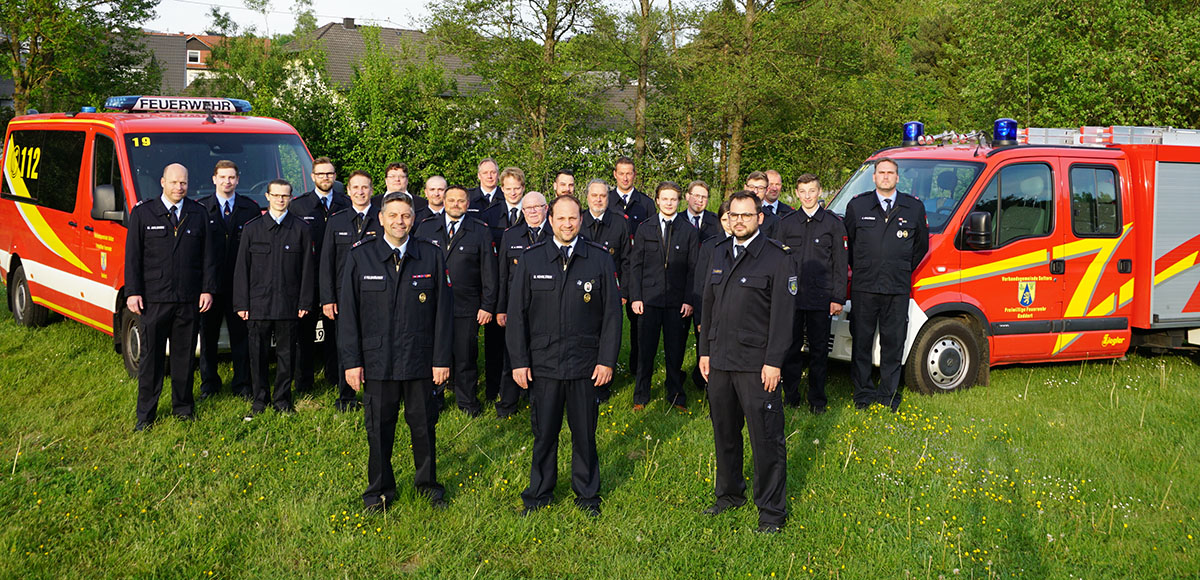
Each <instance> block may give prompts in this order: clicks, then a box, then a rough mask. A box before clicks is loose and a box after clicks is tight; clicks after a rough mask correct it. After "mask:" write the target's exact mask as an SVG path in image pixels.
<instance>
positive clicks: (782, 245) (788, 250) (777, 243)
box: [767, 238, 792, 254]
mask: <svg viewBox="0 0 1200 580" xmlns="http://www.w3.org/2000/svg"><path fill="white" fill-rule="evenodd" d="M767 242H769V243H771V244H774V245H775V246H776V247H778V248H779V249H781V250H783V251H784V253H787V254H790V253H792V249H791V248H790V247H788V245H787V244H785V243H783V242H781V241H779V240H777V239H775V238H767Z"/></svg>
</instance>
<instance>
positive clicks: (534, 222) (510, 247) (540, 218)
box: [496, 191, 553, 419]
mask: <svg viewBox="0 0 1200 580" xmlns="http://www.w3.org/2000/svg"><path fill="white" fill-rule="evenodd" d="M521 211H522V212H523V215H524V218H523V219H522V221H521V222H520V223H518V224H517V225H515V226H513V227H511V228H508V229H507V230H505V232H504V237H503V238H501V240H500V245H499V247H497V248H496V250H497V252H498V253H499V254H500V269H499V278H500V283H499V286H500V288H499V291H498V298H497V300H496V311H497V312H496V321H497V323H498V324H499V325H500V326H501V327H505V328H506V330H505V332H507V326H508V309H507V308H508V293H509V291H510V290H511V288H512V283H513V280H514V279H515V274H516V271H517V265H518V264H519V263H520V261H521V258H522V256H524V254H525V250H526V249H528V248H529V247H530V246H532V245H534V244H536V243H538V242H541V241H543V240H545V239H546V238H548V237H550V236H551V235H553V234H552V233H551V230H550V227H549V225H547V224H546V197H545V196H544V195H542V194H541V193H538V192H536V191H531V192H529V193H527V194H525V197H524V198H522V199H521ZM511 364H512V363H511V362H510V361H509V360H508V359H505V361H504V371H505V372H506V373H508V375H507V376H505V377H504V378H503V379H502V381H501V384H500V401H499V402H497V403H496V415H497V416H498V417H500V418H501V419H503V418H505V417H510V416H512V415H514V414H516V412H517V404H518V399H519V398H520V395H521V392H520V391H519V390H518V389H517V383H515V382H513V381H512V373H511V371H512V368H513V367H512V366H511Z"/></svg>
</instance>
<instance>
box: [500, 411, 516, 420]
mask: <svg viewBox="0 0 1200 580" xmlns="http://www.w3.org/2000/svg"><path fill="white" fill-rule="evenodd" d="M516 414H517V412H516V411H496V418H497V419H507V418H509V417H512V416H514V415H516Z"/></svg>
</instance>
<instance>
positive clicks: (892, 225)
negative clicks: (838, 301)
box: [843, 157, 929, 412]
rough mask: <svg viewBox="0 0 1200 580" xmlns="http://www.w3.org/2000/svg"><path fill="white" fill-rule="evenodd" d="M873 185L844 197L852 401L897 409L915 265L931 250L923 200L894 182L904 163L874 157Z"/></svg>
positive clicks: (857, 404)
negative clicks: (875, 370)
mask: <svg viewBox="0 0 1200 580" xmlns="http://www.w3.org/2000/svg"><path fill="white" fill-rule="evenodd" d="M874 180H875V191H868V192H866V193H862V194H859V195H857V196H855V197H854V199H851V200H850V203H849V204H847V205H846V219H845V221H844V222H843V223H844V224H845V227H846V237H847V238H848V240H849V245H850V268H851V269H852V271H853V272H854V281H853V282H852V283H851V285H850V304H851V306H852V308H851V310H850V335H851V337H852V339H853V345H852V346H851V354H850V361H851V367H850V378H851V380H852V381H853V382H854V404H855V406H856V407H858V408H860V409H865V408H867V407H869V406H870V405H871V404H872V403H879V404H880V405H884V406H886V407H888V408H890V409H891V410H892V411H893V412H896V411H898V410H899V409H900V372H901V363H902V362H903V360H902V359H903V357H904V336H905V334H906V333H907V331H908V300H909V296H910V294H911V293H912V272H913V270H915V269H916V267H917V265H919V264H920V263H921V260H922V259H923V258H924V257H925V252H927V251H928V250H929V224H928V223H927V222H926V221H925V206H924V205H923V204H921V202H920V201H919V200H917V198H915V197H913V196H911V195H908V194H907V193H901V192H899V191H897V190H896V184H897V182H898V181H899V165H898V164H897V163H896V162H895V161H893V160H892V159H889V158H886V157H885V158H883V159H879V160H877V161H875V174H874ZM876 328H878V329H879V385H878V387H876V385H875V383H874V381H872V380H871V366H872V365H871V362H872V361H871V350H872V347H873V346H874V340H875V329H876Z"/></svg>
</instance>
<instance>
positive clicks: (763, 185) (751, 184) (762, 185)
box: [746, 179, 767, 201]
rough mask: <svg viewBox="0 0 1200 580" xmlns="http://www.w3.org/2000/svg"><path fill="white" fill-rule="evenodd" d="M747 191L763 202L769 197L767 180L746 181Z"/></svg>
mask: <svg viewBox="0 0 1200 580" xmlns="http://www.w3.org/2000/svg"><path fill="white" fill-rule="evenodd" d="M746 191H749V192H751V193H753V194H754V195H757V196H758V199H759V200H760V201H761V200H762V199H763V198H764V197H766V196H767V180H765V179H748V180H746Z"/></svg>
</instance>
